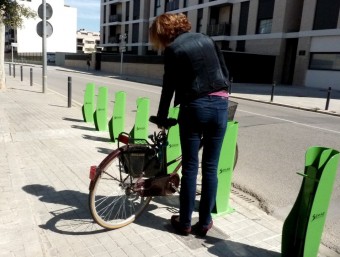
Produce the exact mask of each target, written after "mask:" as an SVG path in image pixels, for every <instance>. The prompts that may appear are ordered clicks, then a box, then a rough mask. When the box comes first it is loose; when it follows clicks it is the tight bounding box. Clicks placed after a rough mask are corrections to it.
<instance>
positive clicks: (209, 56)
mask: <svg viewBox="0 0 340 257" xmlns="http://www.w3.org/2000/svg"><path fill="white" fill-rule="evenodd" d="M228 86H229V73H228V70H227V67H226V65H225V62H224V59H223V56H222V54H221V52H220V50H219V48H218V47H217V46H216V44H215V42H214V41H213V40H212V39H211V38H210V37H208V36H206V35H204V34H201V33H193V32H186V33H183V34H180V35H179V36H178V37H177V38H176V39H175V40H174V41H173V42H172V43H171V44H170V45H169V46H167V47H166V48H165V50H164V76H163V87H162V94H161V98H160V102H159V108H158V113H157V116H158V118H159V119H160V120H165V119H166V118H167V116H168V110H169V107H170V103H171V100H172V97H173V94H174V93H175V99H174V105H175V106H177V105H179V104H183V103H189V102H190V101H192V100H193V99H196V98H199V97H202V96H205V95H207V94H209V93H212V92H216V91H220V90H223V89H224V90H227V89H228Z"/></svg>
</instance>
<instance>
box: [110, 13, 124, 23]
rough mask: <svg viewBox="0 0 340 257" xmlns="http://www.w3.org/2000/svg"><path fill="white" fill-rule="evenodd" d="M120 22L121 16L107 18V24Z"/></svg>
mask: <svg viewBox="0 0 340 257" xmlns="http://www.w3.org/2000/svg"><path fill="white" fill-rule="evenodd" d="M120 21H122V15H121V14H115V15H110V17H109V22H120Z"/></svg>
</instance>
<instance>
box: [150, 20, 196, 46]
mask: <svg viewBox="0 0 340 257" xmlns="http://www.w3.org/2000/svg"><path fill="white" fill-rule="evenodd" d="M190 29H191V23H190V22H189V21H188V18H187V16H185V15H184V14H183V13H179V14H172V13H164V14H162V15H160V16H158V17H156V19H155V20H154V21H153V23H152V25H151V27H150V29H149V32H150V42H151V43H152V44H153V46H154V47H155V48H156V49H160V50H163V49H164V48H165V47H166V46H167V45H168V44H170V43H171V42H172V41H174V39H175V38H176V37H177V36H178V35H179V34H181V33H184V32H188V31H189V30H190Z"/></svg>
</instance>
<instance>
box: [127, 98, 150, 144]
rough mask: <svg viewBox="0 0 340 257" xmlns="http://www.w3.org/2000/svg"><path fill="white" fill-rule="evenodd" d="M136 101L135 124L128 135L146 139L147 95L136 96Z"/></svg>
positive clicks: (147, 118) (147, 126)
mask: <svg viewBox="0 0 340 257" xmlns="http://www.w3.org/2000/svg"><path fill="white" fill-rule="evenodd" d="M136 102H137V112H136V117H135V124H134V126H133V128H132V130H131V131H130V137H131V138H135V139H145V140H147V139H148V136H149V112H150V111H149V109H150V99H149V98H147V97H138V98H137V101H136Z"/></svg>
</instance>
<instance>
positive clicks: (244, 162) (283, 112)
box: [6, 67, 340, 252]
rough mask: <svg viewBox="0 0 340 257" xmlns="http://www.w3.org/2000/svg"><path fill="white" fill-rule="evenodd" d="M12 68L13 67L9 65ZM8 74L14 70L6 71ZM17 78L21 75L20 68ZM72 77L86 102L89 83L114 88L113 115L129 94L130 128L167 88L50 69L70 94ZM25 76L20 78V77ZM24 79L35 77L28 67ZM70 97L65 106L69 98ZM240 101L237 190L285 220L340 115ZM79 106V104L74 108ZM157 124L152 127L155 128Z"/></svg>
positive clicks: (335, 224) (336, 213)
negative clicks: (139, 105) (313, 156)
mask: <svg viewBox="0 0 340 257" xmlns="http://www.w3.org/2000/svg"><path fill="white" fill-rule="evenodd" d="M6 69H8V67H6ZM6 73H7V74H8V72H6ZM16 76H17V77H20V70H19V69H17V72H16ZM68 76H70V77H72V99H73V100H74V101H76V102H78V103H79V104H82V102H83V96H84V91H85V87H86V83H89V82H93V83H95V84H96V86H97V87H99V86H107V87H108V88H109V114H111V112H112V106H113V101H114V93H115V92H117V91H120V90H123V91H125V92H126V93H127V106H126V109H127V115H126V129H127V130H130V129H131V128H132V126H133V123H134V117H135V116H134V111H135V110H136V99H137V98H138V97H148V98H149V99H150V114H151V115H152V114H155V113H156V111H157V107H158V101H159V96H160V91H161V88H160V87H158V86H152V85H146V84H140V83H135V82H129V81H124V80H118V79H114V78H110V77H102V76H94V75H88V74H82V73H71V72H65V71H60V70H56V69H55V68H54V67H49V68H48V77H47V87H48V89H50V90H53V91H56V92H58V93H60V94H62V95H65V96H66V98H67V77H68ZM18 79H20V78H18ZM24 80H25V81H29V72H28V69H27V67H26V71H25V74H24ZM34 82H35V83H36V84H41V68H34ZM66 98H65V106H67V99H66ZM231 100H233V101H236V102H238V103H239V106H238V109H237V112H236V115H235V120H236V121H238V122H239V134H238V147H239V157H238V158H239V159H238V163H237V166H236V169H235V173H234V176H233V184H234V186H235V187H236V188H238V189H240V190H242V191H243V192H244V193H247V194H249V195H251V196H253V197H255V198H256V199H257V200H258V201H259V206H260V207H261V208H262V209H263V210H265V211H266V212H268V213H269V214H271V215H273V216H275V217H278V218H280V219H282V220H284V219H285V218H286V217H287V215H288V213H289V212H290V210H291V208H292V206H293V204H294V202H295V200H296V197H297V195H298V192H299V189H300V186H301V182H302V176H300V175H298V174H297V172H303V170H304V163H305V153H306V150H307V149H308V148H309V147H311V146H324V147H330V148H334V149H336V150H338V151H339V150H340V140H339V138H340V126H339V124H340V118H339V117H335V116H330V115H324V114H319V113H313V112H307V111H302V110H297V109H292V108H286V107H280V106H274V105H268V104H262V103H257V102H251V101H246V100H240V99H234V98H233V97H231ZM74 108H77V107H74ZM150 128H151V127H150ZM339 171H340V168H338V174H337V178H336V181H335V183H334V190H333V194H332V200H331V204H330V208H329V212H328V215H327V220H326V225H325V229H324V234H323V242H324V243H325V244H326V245H330V246H332V247H338V248H337V249H338V251H339V252H340V206H339V204H338V203H339V200H340V175H339Z"/></svg>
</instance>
